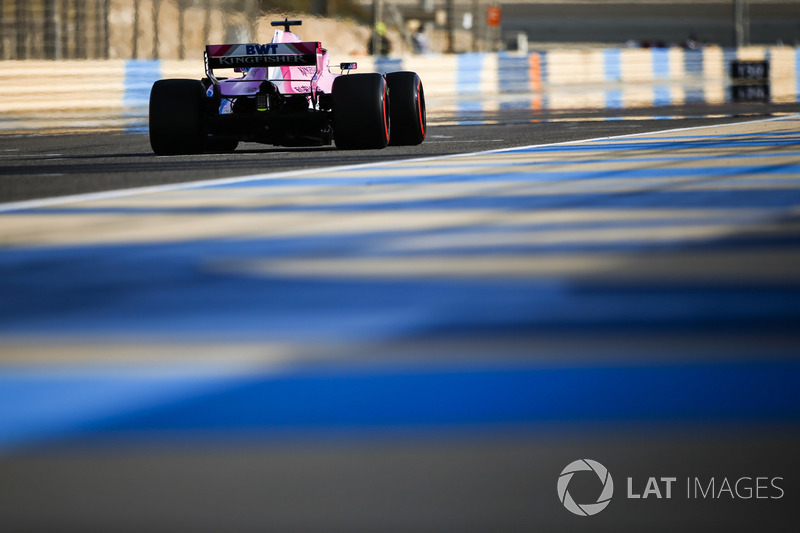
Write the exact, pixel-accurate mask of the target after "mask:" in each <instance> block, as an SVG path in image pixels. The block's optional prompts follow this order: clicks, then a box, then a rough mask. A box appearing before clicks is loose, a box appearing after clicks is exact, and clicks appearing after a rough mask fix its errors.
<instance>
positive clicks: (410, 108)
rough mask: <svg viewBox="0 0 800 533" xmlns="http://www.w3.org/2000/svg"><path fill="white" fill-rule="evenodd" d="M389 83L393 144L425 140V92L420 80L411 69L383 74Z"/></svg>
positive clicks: (409, 143)
mask: <svg viewBox="0 0 800 533" xmlns="http://www.w3.org/2000/svg"><path fill="white" fill-rule="evenodd" d="M386 83H387V84H388V85H389V116H390V117H391V118H392V125H391V130H390V131H389V134H390V136H391V144H392V145H393V146H400V145H415V144H420V143H421V142H422V141H424V140H425V129H426V125H427V122H426V117H425V92H424V91H423V89H422V80H420V79H419V76H417V74H416V73H414V72H392V73H390V74H387V75H386Z"/></svg>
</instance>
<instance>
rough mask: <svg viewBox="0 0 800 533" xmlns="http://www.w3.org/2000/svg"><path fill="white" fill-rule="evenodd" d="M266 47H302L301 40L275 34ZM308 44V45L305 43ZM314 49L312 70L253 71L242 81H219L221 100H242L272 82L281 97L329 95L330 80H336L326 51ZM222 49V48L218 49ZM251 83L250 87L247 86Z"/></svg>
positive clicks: (296, 68)
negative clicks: (242, 97) (267, 81)
mask: <svg viewBox="0 0 800 533" xmlns="http://www.w3.org/2000/svg"><path fill="white" fill-rule="evenodd" d="M270 43H285V44H291V43H303V41H302V39H300V37H298V36H297V35H295V34H294V33H291V32H288V31H283V30H275V35H274V36H273V37H272V41H270ZM305 44H309V43H305ZM314 44H316V45H317V54H316V57H317V64H316V66H313V65H309V66H297V67H285V66H281V67H254V68H251V69H250V70H249V72H247V73H246V74H245V75H244V77H242V78H237V79H228V80H220V89H221V94H222V96H223V97H225V96H246V95H252V94H255V93H257V92H258V89H259V87H260V86H261V82H263V81H265V80H269V81H271V82H273V83H274V84H275V85H276V86H277V87H278V91H279V92H280V93H281V94H308V95H311V94H312V93H313V94H315V95H316V93H318V92H323V93H327V94H331V92H332V88H333V80H334V79H335V78H336V77H337V76H338V74H334V73H332V72H331V71H330V65H329V63H330V57H329V54H328V51H327V50H325V49H323V48H321V46H320V45H319V43H314ZM220 46H226V45H220ZM251 80H252V83H251V82H250V81H251Z"/></svg>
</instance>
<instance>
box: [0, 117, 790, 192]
mask: <svg viewBox="0 0 800 533" xmlns="http://www.w3.org/2000/svg"><path fill="white" fill-rule="evenodd" d="M797 110H800V105H794V104H791V105H771V106H765V105H727V106H714V107H705V106H687V107H673V108H659V109H657V110H648V109H639V110H635V109H634V110H616V111H610V112H609V111H604V110H583V111H561V112H559V111H552V112H546V111H545V112H530V111H524V110H523V111H520V110H505V111H498V112H495V113H493V114H485V113H474V114H468V113H460V114H459V115H457V116H455V115H453V114H444V115H441V116H439V117H435V116H434V117H433V118H432V119H429V120H430V124H429V126H430V129H429V132H428V133H429V136H428V139H427V140H426V141H425V142H424V143H423V144H422V145H420V146H414V147H388V148H387V149H384V150H368V151H346V152H345V151H340V150H337V149H336V148H335V147H334V146H325V147H312V148H282V147H273V146H266V145H260V144H252V143H243V144H241V145H240V147H239V148H238V149H237V150H236V152H234V153H233V154H205V155H202V156H181V157H175V156H171V157H159V156H156V155H155V154H153V153H152V150H151V149H150V145H149V141H148V138H147V135H146V134H145V133H146V127H142V128H140V129H139V131H138V132H137V133H126V132H123V131H114V130H111V131H100V132H90V133H84V132H82V130H74V131H65V130H56V131H50V132H44V133H41V132H39V131H36V130H33V131H24V130H22V131H16V132H10V133H7V134H4V135H2V136H0V202H3V203H6V202H14V201H20V200H28V199H33V198H48V197H57V196H66V195H72V194H84V193H89V192H98V191H111V190H116V189H125V188H132V187H147V186H153V185H163V184H168V183H180V182H188V181H196V180H204V179H215V178H224V177H233V176H247V175H253V174H262V173H268V172H282V171H290V170H299V169H305V168H318V167H325V166H338V165H356V164H363V163H374V162H379V161H389V160H400V159H409V158H417V157H436V156H441V155H448V154H458V153H469V152H479V151H484V150H496V149H502V148H510V147H514V146H527V145H532V144H545V143H555V142H565V141H574V140H579V139H590V138H595V137H607V136H615V135H626V134H634V133H644V132H647V131H656V130H660V129H672V128H682V127H691V126H699V125H706V124H714V123H726V122H731V121H737V120H753V119H755V118H759V117H768V116H772V114H773V113H789V112H793V111H797ZM654 115H655V116H658V117H660V118H657V119H654V118H653V117H654ZM459 123H463V124H469V125H459Z"/></svg>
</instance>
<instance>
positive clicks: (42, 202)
mask: <svg viewBox="0 0 800 533" xmlns="http://www.w3.org/2000/svg"><path fill="white" fill-rule="evenodd" d="M796 116H797V117H800V115H796ZM786 118H787V117H773V118H767V119H760V120H751V121H745V122H731V123H727V124H708V125H705V126H692V127H689V128H672V129H668V130H658V131H648V132H645V133H628V134H625V135H613V136H609V137H596V138H593V139H579V140H576V141H562V142H556V143H544V144H531V145H527V146H516V147H512V148H497V149H494V150H483V151H479V152H467V153H461V154H447V155H437V156H429V157H418V158H412V159H395V160H390V161H377V162H374V163H361V164H358V165H340V166H333V167H317V168H305V169H301V170H289V171H285V172H274V173H267V174H254V175H251V176H238V177H232V178H216V179H211V180H199V181H188V182H183V183H170V184H166V185H153V186H149V187H134V188H130V189H116V190H113V191H103V192H93V193H82V194H73V195H69V196H56V197H53V198H37V199H35V200H22V201H19V202H8V203H5V204H0V213H9V212H12V211H25V210H29V209H37V208H42V207H53V206H57V205H65V204H72V203H77V202H91V201H95V200H113V199H117V198H127V197H130V196H137V195H142V194H155V193H161V192H174V191H185V190H189V189H197V188H201V187H212V186H219V185H232V184H235V183H245V182H248V181H261V180H267V179H279V178H290V177H294V176H305V175H308V174H314V173H320V172H326V173H327V172H341V171H344V170H354V169H362V168H379V167H383V166H388V165H396V164H398V163H420V162H426V161H439V160H442V159H454V158H459V157H470V156H474V155H486V154H497V153H503V152H512V151H514V150H528V149H533V148H544V147H547V146H567V145H573V144H582V143H591V142H598V141H608V140H613V139H624V138H630V137H643V136H646V135H661V134H664V133H677V132H682V131H694V130H699V129H705V128H709V127H716V128H725V127H730V126H741V125H745V124H761V123H764V122H774V121H778V120H786ZM165 157H166V156H165Z"/></svg>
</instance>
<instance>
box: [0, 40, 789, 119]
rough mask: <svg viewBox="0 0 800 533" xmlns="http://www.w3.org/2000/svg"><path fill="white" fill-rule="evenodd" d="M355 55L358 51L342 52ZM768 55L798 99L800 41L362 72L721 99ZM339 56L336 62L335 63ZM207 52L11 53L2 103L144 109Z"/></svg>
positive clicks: (570, 99)
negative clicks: (739, 65)
mask: <svg viewBox="0 0 800 533" xmlns="http://www.w3.org/2000/svg"><path fill="white" fill-rule="evenodd" d="M341 59H342V60H344V59H352V58H341ZM737 59H738V60H768V61H770V64H771V67H770V84H771V101H772V102H797V101H800V48H790V47H747V48H741V49H723V48H717V47H709V48H704V49H702V50H684V49H679V48H669V49H618V48H609V49H592V50H548V51H533V52H531V53H529V54H525V55H519V54H512V53H498V54H461V55H430V56H408V57H400V58H378V59H377V60H374V59H373V58H360V59H358V63H359V70H358V71H359V72H370V71H379V72H391V71H396V70H414V71H416V72H418V73H419V75H420V77H421V78H422V80H423V82H424V84H425V92H426V97H427V98H428V100H429V101H430V102H431V103H439V104H441V105H450V106H456V107H457V108H458V109H463V110H467V111H469V110H480V109H484V110H485V109H487V108H491V107H493V106H494V107H497V108H502V107H503V106H509V107H512V106H518V105H521V104H524V105H526V106H530V107H531V108H533V109H569V108H587V107H589V108H591V107H601V108H622V107H636V106H662V105H673V104H682V103H712V104H713V103H722V102H725V101H726V99H727V98H728V97H729V94H728V92H729V87H730V80H729V77H728V76H729V65H730V63H731V62H732V61H734V60H737ZM337 62H338V58H337V60H336V61H335V62H334V61H332V64H336V63H337ZM202 70H203V67H202V63H201V62H200V61H179V60H162V61H158V60H127V61H126V60H101V61H59V62H53V61H4V62H2V68H1V69H0V112H1V113H4V114H9V113H10V114H19V113H25V112H47V111H71V110H72V111H74V110H101V109H109V110H111V109H114V110H121V111H123V112H125V113H129V114H130V115H131V116H144V115H145V114H146V109H145V108H146V106H147V101H148V97H149V91H150V87H151V86H152V84H153V82H154V81H156V80H158V79H161V78H172V77H187V78H200V77H201V76H202Z"/></svg>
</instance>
